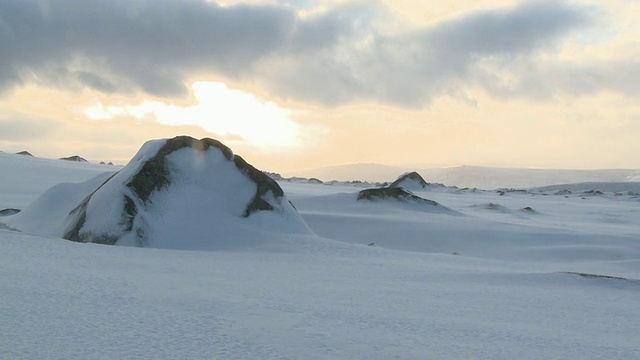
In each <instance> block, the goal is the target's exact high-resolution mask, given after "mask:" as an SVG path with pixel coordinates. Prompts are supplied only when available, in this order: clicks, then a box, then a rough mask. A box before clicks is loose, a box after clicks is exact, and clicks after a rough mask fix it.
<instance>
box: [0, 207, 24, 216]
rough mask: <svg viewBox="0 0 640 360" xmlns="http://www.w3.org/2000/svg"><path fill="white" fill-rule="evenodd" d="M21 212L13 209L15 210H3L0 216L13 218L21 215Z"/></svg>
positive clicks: (0, 211)
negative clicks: (12, 216)
mask: <svg viewBox="0 0 640 360" xmlns="http://www.w3.org/2000/svg"><path fill="white" fill-rule="evenodd" d="M20 211H21V210H20V209H13V208H9V209H2V210H0V216H11V215H15V214H17V213H19V212H20Z"/></svg>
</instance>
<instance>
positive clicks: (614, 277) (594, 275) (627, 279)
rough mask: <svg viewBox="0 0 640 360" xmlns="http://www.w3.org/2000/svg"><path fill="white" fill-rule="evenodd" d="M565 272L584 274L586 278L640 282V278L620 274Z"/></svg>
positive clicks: (568, 272)
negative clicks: (630, 277)
mask: <svg viewBox="0 0 640 360" xmlns="http://www.w3.org/2000/svg"><path fill="white" fill-rule="evenodd" d="M564 273H565V274H570V275H578V276H582V277H584V278H590V279H607V280H623V281H631V282H638V283H640V280H637V279H629V278H625V277H619V276H609V275H600V274H587V273H581V272H573V271H567V272H564Z"/></svg>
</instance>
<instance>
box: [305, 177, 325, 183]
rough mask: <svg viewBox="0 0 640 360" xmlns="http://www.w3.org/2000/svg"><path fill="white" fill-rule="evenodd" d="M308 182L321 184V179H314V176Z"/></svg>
mask: <svg viewBox="0 0 640 360" xmlns="http://www.w3.org/2000/svg"><path fill="white" fill-rule="evenodd" d="M308 181H309V183H310V184H322V183H323V182H322V180H320V179H316V178H311V179H309V180H308Z"/></svg>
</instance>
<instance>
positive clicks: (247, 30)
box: [0, 0, 637, 106]
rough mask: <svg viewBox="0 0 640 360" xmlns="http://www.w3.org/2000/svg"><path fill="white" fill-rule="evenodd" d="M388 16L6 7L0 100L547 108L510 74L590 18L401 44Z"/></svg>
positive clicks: (577, 12)
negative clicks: (73, 92)
mask: <svg viewBox="0 0 640 360" xmlns="http://www.w3.org/2000/svg"><path fill="white" fill-rule="evenodd" d="M300 4H303V5H301V6H307V7H310V6H311V3H309V2H301V3H300ZM298 8H299V7H298ZM386 16H388V14H386V13H385V11H384V8H383V7H382V6H380V5H379V4H378V3H372V2H364V3H349V4H344V5H339V6H337V7H335V8H333V9H330V10H328V11H324V12H321V13H318V14H312V15H306V16H301V15H300V14H299V12H298V10H297V9H296V2H290V3H282V2H281V3H280V4H277V5H249V4H245V5H234V6H220V5H217V4H215V3H212V2H209V1H205V0H184V1H178V0H153V1H152V0H113V1H102V0H50V1H49V0H41V1H35V0H4V1H0V90H2V89H8V88H11V87H12V86H15V85H17V84H20V83H24V82H29V81H39V82H41V83H44V84H47V85H52V86H62V87H69V88H74V87H75V88H77V87H78V86H87V87H90V88H93V89H97V90H99V91H102V92H105V93H113V92H129V91H143V92H146V93H148V94H152V95H158V96H164V97H181V96H185V95H186V94H187V93H188V89H187V88H186V86H185V83H184V82H185V79H187V78H193V77H194V76H196V75H197V74H204V73H206V74H216V75H219V76H222V77H226V78H230V79H234V80H237V81H251V82H257V83H261V84H263V85H264V86H266V87H267V89H269V90H271V91H273V93H274V95H275V96H278V97H282V98H287V97H288V98H296V99H301V100H307V101H314V102H318V103H324V104H341V103H346V102H349V101H357V100H372V99H373V100H381V101H386V102H393V103H401V104H405V105H414V106H421V105H423V104H425V103H428V102H429V101H430V100H431V99H432V98H433V97H435V96H438V95H442V94H452V93H455V94H461V91H460V88H461V87H463V86H465V85H468V84H472V85H479V86H482V87H484V88H486V89H488V90H489V91H491V92H492V93H494V94H496V95H500V94H501V93H508V92H509V91H513V92H515V93H516V94H518V95H523V96H535V97H544V96H545V94H547V95H548V94H549V93H552V92H553V91H554V90H553V89H549V85H548V84H545V83H544V81H542V80H540V79H535V78H534V77H533V76H532V75H531V73H530V72H526V71H525V72H524V73H519V72H518V73H517V71H520V70H522V69H523V68H525V69H524V70H527V69H526V67H531V66H533V67H535V68H536V69H537V70H538V72H537V73H536V74H537V75H539V76H547V75H550V74H551V71H543V70H541V69H540V66H539V65H536V64H535V62H534V61H533V60H532V59H534V58H535V57H536V55H537V54H538V53H540V52H543V51H547V52H551V51H553V49H554V46H555V45H556V44H557V43H558V41H560V40H562V39H563V38H564V37H565V36H566V35H567V34H569V33H571V32H572V31H575V30H578V29H581V28H582V27H584V26H585V25H588V24H589V23H590V13H589V10H587V9H586V8H583V7H579V6H574V5H570V4H569V3H565V2H563V1H528V2H523V3H521V4H520V5H518V6H515V7H511V8H499V9H493V10H482V11H476V12H471V13H469V14H467V15H464V16H461V17H459V18H455V19H452V20H448V21H444V22H440V23H437V24H435V25H432V26H429V27H426V28H421V29H413V30H410V31H408V32H406V33H404V34H401V35H397V34H395V35H388V34H385V33H384V32H383V31H382V30H381V27H380V26H379V24H380V23H383V22H384V21H385V17H386ZM532 64H533V65H532ZM576 71H578V70H576ZM598 71H600V72H605V73H607V74H605V75H602V76H601V77H597V76H596V75H593V76H594V77H593V78H592V80H591V82H590V85H591V86H592V87H593V89H594V91H596V90H597V89H603V88H607V87H610V88H611V89H612V90H614V91H625V89H626V88H625V87H624V86H612V85H608V83H607V82H608V81H615V80H616V79H618V78H620V79H622V80H623V83H629V84H631V83H632V82H633V81H631V80H628V81H626V82H624V80H625V79H626V78H625V76H624V74H622V75H620V74H619V75H616V72H615V71H608V70H606V69H605V70H603V69H602V68H599V69H598ZM591 73H592V74H595V73H597V71H596V72H591ZM501 74H506V75H504V76H507V75H508V76H509V77H510V78H511V77H513V76H514V74H516V75H515V76H516V80H515V83H516V84H515V85H514V84H512V83H509V84H504V82H505V81H504V79H503V78H504V76H502V75H501ZM632 75H633V74H632ZM634 76H636V77H637V75H634ZM632 78H633V76H632ZM512 82H513V81H512ZM561 83H562V81H560V80H558V81H555V84H556V85H557V86H561V85H562V84H561ZM527 86H529V88H527ZM562 86H564V88H566V89H567V91H568V90H569V86H568V85H562ZM629 86H631V85H629ZM505 96H506V95H505Z"/></svg>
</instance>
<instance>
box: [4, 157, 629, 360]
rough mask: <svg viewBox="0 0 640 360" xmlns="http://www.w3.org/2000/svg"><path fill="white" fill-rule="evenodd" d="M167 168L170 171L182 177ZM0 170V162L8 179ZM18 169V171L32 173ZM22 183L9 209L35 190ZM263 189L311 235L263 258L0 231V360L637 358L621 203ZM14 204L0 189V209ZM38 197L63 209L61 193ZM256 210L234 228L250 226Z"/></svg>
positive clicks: (622, 199)
mask: <svg viewBox="0 0 640 360" xmlns="http://www.w3.org/2000/svg"><path fill="white" fill-rule="evenodd" d="M182 156H185V155H183V154H182V153H178V152H177V153H176V154H175V158H173V160H175V161H177V162H179V163H180V164H184V165H181V166H187V167H191V168H197V167H198V160H197V159H186V158H182ZM7 158H8V157H0V165H1V166H2V168H3V169H7V170H8V171H10V172H13V170H14V167H13V165H11V161H7V162H2V161H3V159H7ZM25 158H26V157H25ZM12 161H13V160H12ZM207 161H214V160H207ZM28 164H34V166H35V168H31V167H30V166H31V165H25V164H21V165H20V166H22V167H23V168H27V169H28V170H27V171H28V172H29V173H32V174H36V173H37V172H38V171H39V168H38V167H37V162H36V163H28ZM73 165H77V166H78V167H74V168H68V169H66V172H65V176H64V177H61V181H60V182H68V181H69V180H70V179H69V178H73V177H75V178H76V179H77V181H78V182H79V184H76V185H70V184H63V185H58V187H59V188H60V189H63V190H64V189H69V194H73V196H79V195H80V193H81V192H82V191H76V190H78V189H84V191H85V192H86V191H89V190H87V189H89V188H90V187H91V186H92V184H91V182H92V181H93V182H95V183H98V182H100V181H101V178H100V177H98V178H94V179H92V180H89V181H88V182H85V183H82V181H86V180H87V179H88V178H87V177H85V175H86V174H87V172H88V170H87V167H90V166H91V165H88V164H73ZM90 171H93V168H91V169H90ZM230 174H231V173H229V174H228V175H229V176H231V175H230ZM111 175H112V174H111V173H108V174H103V175H101V176H102V177H103V178H104V177H108V176H111ZM204 175H206V174H203V176H204ZM52 178H53V175H52ZM9 179H10V181H14V182H15V181H20V176H18V175H13V176H11V177H10V178H9ZM195 181H196V182H198V181H199V180H197V179H196V180H195ZM220 181H222V182H225V181H229V182H234V181H238V189H242V188H243V186H244V183H243V182H242V181H241V180H239V179H236V178H234V177H232V176H231V177H229V178H224V179H221V180H220ZM27 184H28V181H27ZM35 185H38V184H35V183H34V188H33V189H31V190H29V189H27V190H28V191H27V195H25V197H24V198H25V199H26V198H29V197H31V198H33V199H35V196H34V194H35V195H40V194H42V192H44V189H41V188H40V187H36V186H35ZM90 185H91V186H90ZM218 185H220V184H218ZM280 185H281V186H282V188H283V189H284V191H285V193H286V195H287V197H288V198H289V199H290V200H291V201H292V202H293V203H294V205H295V206H296V208H297V210H298V212H299V213H300V214H301V216H302V218H303V219H304V220H305V221H306V223H307V224H308V225H309V227H310V228H311V229H312V230H313V231H314V232H315V233H317V234H318V235H320V236H319V237H316V236H311V235H300V233H294V234H293V235H290V234H287V233H278V234H275V233H271V234H268V233H267V232H265V233H263V234H261V235H260V236H271V237H272V239H273V240H277V241H276V243H277V244H278V245H277V248H276V250H278V251H273V250H274V248H265V247H241V248H233V251H228V250H230V249H227V250H218V251H184V250H181V251H177V250H171V249H148V248H135V247H118V246H104V245H95V244H81V243H75V242H70V241H66V240H63V239H60V238H59V237H45V236H36V235H30V234H28V233H26V232H25V233H20V232H14V231H8V230H4V229H1V228H0V250H1V251H0V274H2V276H0V330H1V332H0V334H1V335H0V359H44V358H46V359H176V358H190V359H194V358H196V359H209V358H223V359H299V358H305V359H346V358H348V359H388V358H397V359H635V358H638V357H639V356H640V338H639V334H640V328H639V325H638V324H640V313H639V312H638V299H639V298H640V216H638V214H639V213H640V201H639V199H638V198H637V197H635V196H633V195H628V194H624V195H616V194H614V193H610V192H605V193H604V194H602V195H598V196H590V197H586V196H582V195H581V194H570V195H562V196H560V195H553V193H548V194H547V193H545V194H542V193H529V192H505V193H504V194H502V195H501V194H500V193H498V192H493V191H492V192H489V191H476V192H473V191H462V190H457V189H452V188H438V189H429V190H428V191H424V192H420V191H416V192H415V193H416V195H418V196H421V197H425V198H428V199H430V200H434V201H437V202H438V203H440V204H442V205H444V206H446V207H448V208H450V209H452V210H454V211H455V212H434V211H429V210H428V209H425V208H424V207H420V206H416V205H415V204H410V203H402V202H391V201H375V202H362V201H357V200H356V195H357V192H358V191H359V190H361V188H357V187H353V186H350V185H339V184H334V185H320V184H303V183H295V182H281V183H280ZM3 186H4V187H5V189H6V188H11V189H19V188H20V186H18V185H17V184H3ZM202 189H203V188H202V187H200V185H197V186H196V184H189V183H185V184H183V186H181V187H180V190H176V191H175V192H171V193H170V194H167V196H166V197H163V199H164V200H162V201H166V202H168V203H174V202H176V201H178V199H180V198H184V197H187V198H189V199H190V201H191V200H193V199H195V198H198V197H200V196H202V193H201V192H199V191H200V190H202ZM71 190H73V191H71ZM239 191H240V190H239ZM53 193H56V192H55V191H52V192H50V193H49V194H53ZM57 193H58V194H63V193H64V191H62V192H57ZM16 195H18V197H19V196H20V195H19V194H14V193H7V192H0V203H7V199H9V198H15V196H16ZM221 196H222V195H221ZM565 196H566V197H565ZM40 199H41V200H42V201H49V202H50V204H51V206H52V208H51V209H52V210H53V206H54V205H55V206H58V207H60V208H63V207H65V206H67V207H68V205H66V203H67V199H65V197H64V196H61V197H59V198H55V199H54V198H50V199H49V200H47V196H46V194H45V196H43V197H41V198H40ZM159 199H160V198H158V199H157V200H158V201H160V200H159ZM221 200H222V201H226V200H224V199H221ZM227 200H228V201H230V202H231V203H230V205H233V204H234V200H233V197H230V198H229V199H227ZM68 202H71V201H70V200H69V201H68ZM490 204H493V205H490ZM194 206H198V207H202V208H201V209H200V210H202V211H216V210H215V209H210V208H208V206H209V205H203V204H195V205H194ZM527 207H530V208H531V210H532V211H522V209H525V208H527ZM43 208H45V207H43ZM496 209H497V210H499V211H497V210H496ZM24 211H25V212H27V211H30V210H29V208H26V209H25V210H24ZM260 213H265V214H267V212H257V213H255V214H253V215H252V216H251V217H249V218H247V219H245V220H250V219H252V218H253V220H251V221H254V222H259V223H260V226H261V227H262V228H263V229H268V228H269V226H271V225H272V219H271V218H270V217H268V216H267V217H261V216H257V217H255V218H254V216H255V215H261V214H260ZM18 215H20V214H17V215H13V216H9V217H1V218H0V222H5V221H6V222H9V221H12V219H13V220H16V219H19V218H20V217H19V216H18ZM105 216H106V215H105ZM25 218H26V216H25ZM153 221H157V223H156V225H158V226H159V225H160V224H161V223H164V224H167V226H166V227H164V228H162V229H161V230H159V232H165V231H166V232H170V231H172V226H170V225H171V224H172V223H175V222H178V221H186V222H189V221H191V219H189V218H180V214H179V213H170V212H169V213H165V214H163V215H162V216H160V217H158V218H157V219H154V220H153ZM34 226H35V225H34ZM52 231H53V230H52ZM161 235H162V234H160V233H157V234H155V235H154V236H156V237H160V236H161ZM227 235H229V236H231V235H232V234H227ZM189 236H190V235H189V234H186V236H185V237H187V238H188V237H189ZM243 236H244V235H243ZM247 241H252V239H251V238H249V237H247ZM372 243H373V244H372ZM369 244H371V245H372V246H367V245H369ZM400 250H401V251H400ZM616 277H617V278H616Z"/></svg>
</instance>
